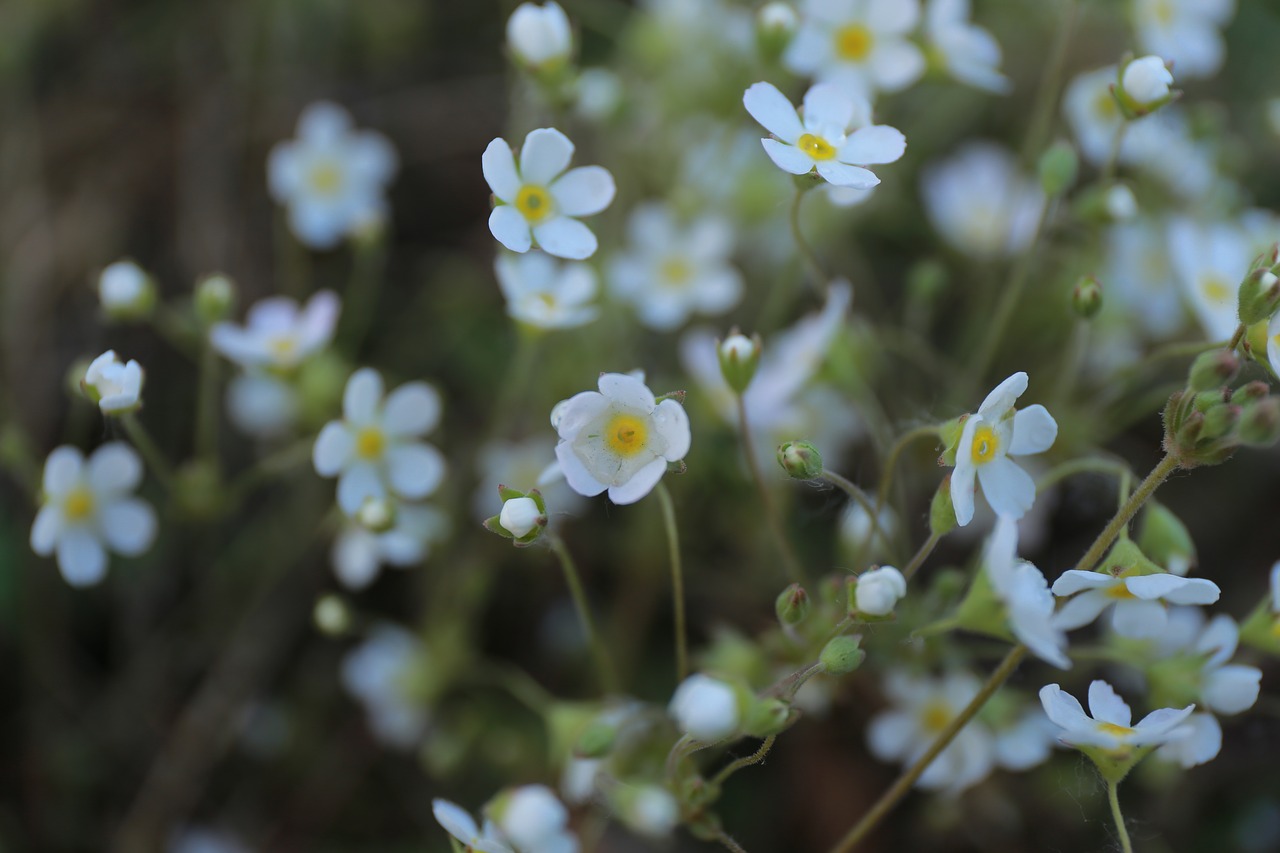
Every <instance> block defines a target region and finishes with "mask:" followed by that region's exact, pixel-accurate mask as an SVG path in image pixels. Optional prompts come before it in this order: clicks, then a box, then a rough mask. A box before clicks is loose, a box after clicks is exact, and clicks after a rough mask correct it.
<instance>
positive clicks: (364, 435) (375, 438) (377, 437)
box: [356, 426, 387, 459]
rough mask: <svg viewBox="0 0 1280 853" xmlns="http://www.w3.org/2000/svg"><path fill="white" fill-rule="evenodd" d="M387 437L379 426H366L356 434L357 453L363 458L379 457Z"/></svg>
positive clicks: (384, 447)
mask: <svg viewBox="0 0 1280 853" xmlns="http://www.w3.org/2000/svg"><path fill="white" fill-rule="evenodd" d="M386 446H387V439H386V436H384V435H383V434H382V430H380V429H378V428H377V427H372V426H370V427H365V428H364V429H362V430H360V432H359V433H357V434H356V455H357V456H359V457H360V458H361V459H379V458H381V456H382V451H383V450H384V449H386Z"/></svg>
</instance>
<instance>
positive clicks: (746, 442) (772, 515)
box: [738, 394, 804, 583]
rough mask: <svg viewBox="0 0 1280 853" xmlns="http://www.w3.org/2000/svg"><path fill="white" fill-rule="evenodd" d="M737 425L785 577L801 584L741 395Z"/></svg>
mask: <svg viewBox="0 0 1280 853" xmlns="http://www.w3.org/2000/svg"><path fill="white" fill-rule="evenodd" d="M738 425H739V430H740V433H741V436H742V450H743V453H744V454H746V457H747V467H748V468H750V469H751V479H752V480H754V481H755V484H756V491H757V492H758V493H759V494H760V503H761V505H762V506H763V507H764V517H765V521H766V522H768V524H769V530H770V532H772V534H773V540H774V544H775V545H777V547H778V553H779V554H781V555H782V562H783V564H784V565H785V566H786V569H787V576H788V577H790V578H791V580H792V581H794V582H795V583H803V582H804V572H803V571H802V570H801V568H800V561H799V560H798V559H796V555H795V552H794V551H792V550H791V543H790V542H789V541H787V534H786V533H785V531H783V529H782V519H781V517H780V516H779V514H778V506H777V504H775V503H774V502H773V494H772V493H771V492H770V491H769V487H768V486H767V485H765V482H764V474H763V473H761V471H760V460H758V459H756V454H755V444H754V442H753V441H752V440H751V427H750V425H749V424H748V422H747V404H746V402H744V400H743V396H742V395H741V394H739V395H738Z"/></svg>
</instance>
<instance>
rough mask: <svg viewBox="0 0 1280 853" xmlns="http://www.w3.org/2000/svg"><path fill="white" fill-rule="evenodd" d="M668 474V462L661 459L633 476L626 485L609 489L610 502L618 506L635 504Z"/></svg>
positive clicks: (655, 460)
mask: <svg viewBox="0 0 1280 853" xmlns="http://www.w3.org/2000/svg"><path fill="white" fill-rule="evenodd" d="M666 472H667V460H665V459H663V458H661V457H659V458H657V459H654V460H653V461H652V462H650V463H649V464H647V465H645V466H644V467H643V468H641V469H640V470H639V471H637V472H635V473H634V474H632V475H631V479H630V480H627V481H626V482H625V483H619V484H618V485H616V486H610V487H609V500H611V501H613V502H614V503H616V504H633V503H635V502H636V501H638V500H640V499H641V498H642V497H644V496H645V495H647V494H649V492H651V491H653V487H654V486H656V485H658V481H659V480H661V479H662V475H663V474H665V473H666Z"/></svg>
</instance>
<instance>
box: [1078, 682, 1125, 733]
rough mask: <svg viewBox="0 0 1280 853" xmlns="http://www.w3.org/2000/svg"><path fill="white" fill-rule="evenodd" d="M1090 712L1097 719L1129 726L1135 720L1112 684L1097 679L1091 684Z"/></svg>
mask: <svg viewBox="0 0 1280 853" xmlns="http://www.w3.org/2000/svg"><path fill="white" fill-rule="evenodd" d="M1089 713H1090V714H1092V715H1093V718H1094V719H1095V720H1098V721H1099V722H1103V723H1112V724H1113V725H1117V726H1124V727H1125V728H1128V727H1129V723H1130V722H1132V721H1133V712H1132V711H1130V710H1129V706H1128V705H1127V704H1125V701H1124V700H1123V699H1121V698H1120V697H1119V696H1118V695H1117V694H1116V691H1115V690H1114V689H1113V688H1112V686H1111V685H1110V684H1108V683H1107V682H1105V681H1103V680H1102V679H1100V678H1099V679H1097V680H1096V681H1094V682H1093V683H1091V684H1090V685H1089Z"/></svg>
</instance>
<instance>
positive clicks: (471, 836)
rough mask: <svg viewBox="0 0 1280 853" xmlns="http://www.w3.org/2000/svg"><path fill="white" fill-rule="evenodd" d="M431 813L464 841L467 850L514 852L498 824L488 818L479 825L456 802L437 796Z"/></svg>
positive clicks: (487, 852)
mask: <svg viewBox="0 0 1280 853" xmlns="http://www.w3.org/2000/svg"><path fill="white" fill-rule="evenodd" d="M431 813H432V814H433V815H434V816H435V819H436V821H437V822H438V823H439V824H440V825H441V826H442V827H444V830H445V832H447V833H449V834H450V835H452V836H453V837H454V838H456V839H458V841H460V842H462V846H463V848H464V849H465V850H469V851H475V853H514V851H513V850H512V848H511V846H510V845H508V844H507V843H506V841H505V840H504V839H502V838H501V837H499V835H498V828H497V827H496V826H494V825H493V824H492V823H490V822H489V821H487V820H486V821H485V823H484V827H483V828H481V827H479V826H477V825H476V820H475V818H473V817H472V816H471V815H470V814H468V813H467V810H466V809H464V808H462V807H461V806H459V805H457V804H456V803H451V802H449V801H448V800H442V799H439V798H436V799H434V800H432V801H431Z"/></svg>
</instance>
